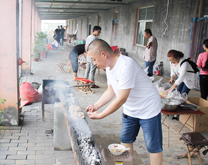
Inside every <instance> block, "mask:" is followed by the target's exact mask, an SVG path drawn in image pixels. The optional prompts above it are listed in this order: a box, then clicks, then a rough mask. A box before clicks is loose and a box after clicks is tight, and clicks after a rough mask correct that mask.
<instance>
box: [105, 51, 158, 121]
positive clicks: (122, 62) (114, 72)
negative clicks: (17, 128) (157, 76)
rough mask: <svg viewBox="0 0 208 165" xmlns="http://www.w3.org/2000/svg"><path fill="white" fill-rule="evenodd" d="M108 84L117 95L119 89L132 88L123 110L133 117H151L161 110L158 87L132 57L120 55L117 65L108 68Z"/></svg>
mask: <svg viewBox="0 0 208 165" xmlns="http://www.w3.org/2000/svg"><path fill="white" fill-rule="evenodd" d="M106 74H107V80H108V85H111V86H112V88H113V90H114V92H115V94H116V96H117V95H118V89H131V91H130V94H129V97H128V99H127V101H126V102H125V103H124V104H123V107H124V110H123V112H124V113H125V114H126V115H128V116H131V117H135V118H140V119H149V118H152V117H154V116H157V115H158V114H159V113H160V112H161V100H160V96H159V93H158V91H157V89H156V88H155V87H154V86H153V84H152V82H151V80H150V79H149V77H148V76H147V75H146V74H145V72H144V70H143V69H142V68H141V67H140V65H139V64H138V63H137V62H136V61H134V60H133V59H132V58H130V57H127V56H123V55H120V57H119V58H118V60H117V62H116V64H115V66H114V67H113V68H112V69H111V70H110V68H109V67H107V68H106Z"/></svg>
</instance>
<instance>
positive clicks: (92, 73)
mask: <svg viewBox="0 0 208 165" xmlns="http://www.w3.org/2000/svg"><path fill="white" fill-rule="evenodd" d="M100 33H101V27H100V26H94V27H93V33H92V34H91V35H89V36H88V37H87V39H86V43H85V50H87V47H88V45H89V44H90V43H91V42H92V41H93V40H95V39H97V37H98V36H99V34H100ZM96 68H97V67H96V66H95V65H94V64H93V61H92V59H91V58H90V56H89V55H88V54H87V64H86V70H85V75H84V78H88V76H89V73H90V78H89V79H90V80H91V81H95V71H96ZM90 87H91V88H99V86H97V85H95V84H92V85H91V86H90Z"/></svg>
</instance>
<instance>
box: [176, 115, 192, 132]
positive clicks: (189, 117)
mask: <svg viewBox="0 0 208 165" xmlns="http://www.w3.org/2000/svg"><path fill="white" fill-rule="evenodd" d="M190 117H191V115H190V116H189V117H188V119H187V120H186V122H185V123H184V124H183V126H182V127H181V129H180V130H179V131H178V133H180V132H181V130H182V129H183V127H184V126H185V125H186V123H187V122H188V120H189V119H190Z"/></svg>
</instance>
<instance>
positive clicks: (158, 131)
mask: <svg viewBox="0 0 208 165" xmlns="http://www.w3.org/2000/svg"><path fill="white" fill-rule="evenodd" d="M139 123H140V125H141V127H142V129H143V134H144V140H145V144H146V147H147V150H148V152H149V153H150V162H151V165H161V164H162V151H163V148H162V145H163V144H162V143H163V142H162V140H163V137H162V126H161V113H159V114H158V115H157V116H155V117H152V118H150V119H140V120H139Z"/></svg>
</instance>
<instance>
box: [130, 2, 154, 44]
mask: <svg viewBox="0 0 208 165" xmlns="http://www.w3.org/2000/svg"><path fill="white" fill-rule="evenodd" d="M151 7H153V8H154V7H155V6H154V5H151V6H145V7H139V8H137V11H136V21H135V33H134V34H135V35H134V45H136V46H141V47H146V45H144V42H145V37H144V39H143V45H142V44H138V43H137V31H138V28H139V27H138V23H139V22H142V23H145V29H146V25H147V22H151V23H153V19H146V17H147V8H151ZM140 9H146V13H145V20H139V10H140ZM153 10H154V9H153ZM153 12H154V11H153ZM153 18H154V14H153Z"/></svg>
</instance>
